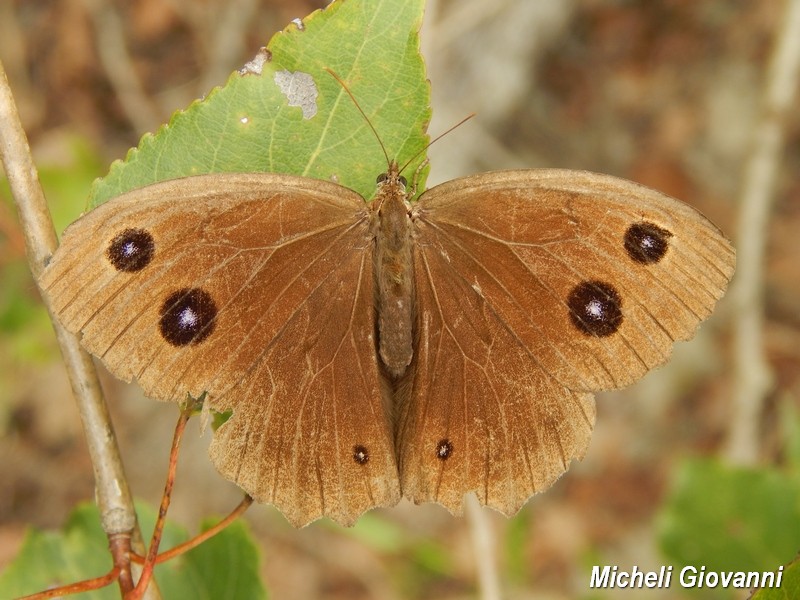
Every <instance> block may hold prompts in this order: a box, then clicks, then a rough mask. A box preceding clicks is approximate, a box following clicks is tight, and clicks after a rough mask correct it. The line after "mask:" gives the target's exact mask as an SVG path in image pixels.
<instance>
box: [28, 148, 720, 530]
mask: <svg viewBox="0 0 800 600" xmlns="http://www.w3.org/2000/svg"><path fill="white" fill-rule="evenodd" d="M409 198H410V194H409V193H408V192H407V191H406V185H405V180H404V179H403V178H402V176H401V175H400V173H399V169H398V167H397V165H396V163H394V162H392V163H391V164H390V167H389V170H388V172H387V173H386V174H384V175H382V176H381V177H380V178H379V183H378V191H377V194H376V196H375V198H374V199H373V200H372V201H371V202H366V201H365V199H364V198H362V197H361V196H360V195H359V194H357V193H356V192H354V191H352V190H350V189H347V188H344V187H342V186H339V185H337V184H334V183H331V182H327V181H318V180H313V179H308V178H304V177H296V176H291V175H278V174H269V173H259V174H256V173H247V174H244V173H243V174H212V175H200V176H194V177H187V178H185V179H177V180H173V181H165V182H162V183H156V184H153V185H150V186H147V187H145V188H142V189H138V190H134V191H132V192H128V193H126V194H123V195H121V196H119V197H118V198H115V199H113V200H110V201H109V202H107V203H105V204H103V205H102V206H100V207H98V208H96V209H94V210H92V211H91V212H89V213H88V214H86V215H85V216H83V217H82V218H81V219H79V220H78V221H77V222H75V223H74V224H73V225H71V226H70V227H69V228H68V229H67V231H66V232H65V234H64V237H63V242H62V245H61V247H60V248H59V250H58V251H57V252H56V254H55V255H54V256H53V259H52V262H51V263H50V264H49V266H48V268H47V269H46V271H45V273H44V274H43V276H42V277H41V280H40V285H41V287H42V289H43V291H44V293H45V295H46V296H47V297H48V299H49V302H50V304H51V306H52V308H53V309H54V311H55V313H56V314H57V316H58V318H59V319H60V320H61V321H62V322H63V324H64V325H65V326H66V327H67V328H68V329H70V330H71V331H74V332H81V333H82V335H83V343H84V345H85V346H86V348H87V349H88V350H89V351H90V352H92V353H93V354H96V355H97V356H99V357H100V358H101V359H102V360H103V362H104V363H105V364H106V365H107V367H108V368H109V370H110V371H111V372H112V373H114V374H115V375H116V376H118V377H120V378H122V379H125V380H130V379H132V378H136V379H137V380H138V382H139V384H140V385H141V386H142V388H143V389H144V392H145V393H146V394H147V395H148V396H151V397H153V398H157V399H159V400H172V401H182V400H184V399H185V398H186V395H187V393H189V394H192V395H193V396H199V395H200V394H201V393H202V392H204V391H205V392H208V396H207V398H206V402H207V403H208V404H209V405H210V407H211V408H213V409H214V410H217V411H228V410H230V411H232V412H233V416H232V417H231V418H230V420H228V421H227V422H226V423H225V424H224V425H223V426H222V427H220V428H219V429H218V430H217V431H216V433H215V434H214V440H213V443H212V446H211V451H210V453H211V459H212V461H213V462H214V464H215V465H216V467H217V469H219V471H220V473H222V475H223V476H225V477H226V478H228V479H230V480H232V481H234V482H235V483H236V484H237V485H239V486H240V487H242V488H243V489H244V490H245V491H247V492H248V493H249V494H251V495H252V496H253V497H254V498H256V499H257V500H259V501H262V502H269V503H271V504H274V505H275V506H277V507H278V508H279V509H280V510H281V511H282V512H283V513H284V515H285V516H286V517H287V519H288V520H289V521H290V522H291V523H293V524H294V525H297V526H300V525H304V524H307V523H309V522H311V521H313V520H315V519H318V518H319V517H322V516H328V517H330V518H332V519H334V520H336V521H338V522H339V523H342V524H345V525H349V524H352V523H354V522H355V521H356V519H357V518H358V517H359V515H361V514H362V513H363V512H364V511H367V510H369V509H371V508H374V507H378V506H390V505H393V504H395V503H396V502H398V501H399V499H400V498H401V497H406V498H409V499H411V500H413V501H414V502H429V501H432V502H438V503H440V504H442V505H444V506H445V507H446V508H447V509H448V510H450V511H451V512H452V513H454V514H458V513H460V512H461V509H462V502H463V499H464V495H465V494H466V493H468V492H476V493H477V496H478V499H479V500H480V502H481V503H483V504H485V505H487V506H490V507H492V508H495V509H497V510H499V511H501V512H503V513H505V514H507V515H511V514H513V513H515V512H516V511H517V510H519V508H520V507H521V506H522V505H523V504H524V503H525V502H526V500H527V499H528V498H529V497H530V496H531V495H532V494H534V493H536V492H540V491H542V490H544V489H546V488H547V487H548V486H550V485H551V484H552V483H553V482H554V481H555V480H556V479H557V478H558V477H559V476H560V475H561V474H562V473H563V472H564V471H565V470H566V469H567V468H568V466H569V464H570V462H571V461H572V459H573V458H578V459H580V458H581V457H583V455H584V454H585V452H586V448H587V445H588V443H589V438H590V436H591V432H592V427H593V424H594V418H595V406H594V399H593V396H592V394H593V392H596V391H600V390H608V389H614V388H619V387H622V386H626V385H628V384H630V383H632V382H633V381H635V380H636V379H638V378H640V377H641V376H642V375H644V374H645V373H646V372H647V371H648V370H649V369H651V368H653V367H655V366H656V365H659V364H661V363H663V362H664V361H665V360H666V359H667V357H668V355H669V353H670V351H671V348H672V344H673V342H674V341H675V340H682V339H688V338H689V337H691V336H692V334H693V332H694V331H695V329H696V327H697V325H698V324H699V323H700V321H702V320H703V319H705V318H706V317H707V316H708V315H709V314H710V313H711V311H712V309H713V307H714V304H715V302H716V301H717V300H718V299H719V298H720V297H721V296H722V294H723V292H724V290H725V287H726V286H727V283H728V281H729V279H730V278H731V276H732V274H733V270H734V262H735V258H734V250H733V247H732V246H731V244H730V243H729V242H728V241H727V240H726V239H725V237H724V236H723V235H722V234H721V233H720V231H719V230H718V229H717V228H716V227H715V226H714V225H713V224H712V223H710V222H709V221H708V220H706V219H705V218H704V217H703V216H702V215H700V214H699V213H698V212H696V211H695V210H694V209H692V208H690V207H689V206H687V205H685V204H682V203H681V202H678V201H677V200H674V199H672V198H669V197H667V196H665V195H663V194H661V193H659V192H656V191H653V190H650V189H648V188H645V187H642V186H640V185H637V184H634V183H631V182H628V181H624V180H621V179H617V178H614V177H610V176H605V175H598V174H594V173H588V172H582V171H566V170H549V169H548V170H527V171H500V172H492V173H485V174H482V175H475V176H471V177H465V178H462V179H456V180H454V181H451V182H448V183H445V184H443V185H439V186H437V187H434V188H432V189H430V190H427V191H426V192H425V193H423V194H422V195H421V196H420V198H419V201H418V202H415V203H413V204H411V203H410V201H409Z"/></svg>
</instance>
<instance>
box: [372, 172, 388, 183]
mask: <svg viewBox="0 0 800 600" xmlns="http://www.w3.org/2000/svg"><path fill="white" fill-rule="evenodd" d="M387 179H389V174H388V173H381V174H380V175H378V177H377V178H376V179H375V183H383V182H384V181H386V180H387Z"/></svg>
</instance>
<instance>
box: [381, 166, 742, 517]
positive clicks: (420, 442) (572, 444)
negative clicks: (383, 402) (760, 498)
mask: <svg viewBox="0 0 800 600" xmlns="http://www.w3.org/2000/svg"><path fill="white" fill-rule="evenodd" d="M412 219H413V220H414V227H415V254H414V269H415V277H416V290H417V291H416V306H417V324H418V325H417V333H416V336H417V338H418V346H417V355H416V356H415V359H414V360H415V362H414V363H412V369H411V372H410V373H409V374H408V375H407V377H408V380H407V385H408V387H407V388H406V390H407V396H406V397H404V398H403V402H402V409H401V412H400V421H399V427H400V429H399V433H398V441H397V443H398V461H399V467H400V476H401V485H402V487H403V491H404V494H407V495H410V496H411V497H412V498H414V499H415V500H417V501H424V500H436V501H439V502H441V503H442V504H444V505H445V506H447V507H448V508H449V509H451V510H458V509H459V508H460V504H461V502H460V497H461V496H462V495H463V494H464V493H466V492H468V491H477V492H478V497H479V498H480V499H481V501H482V502H483V503H484V504H487V505H489V506H493V507H495V508H498V509H500V510H502V511H503V512H506V513H508V512H514V511H515V510H517V509H518V508H519V507H520V506H521V504H522V503H523V502H524V501H525V499H526V498H527V497H528V496H529V495H530V494H532V493H533V492H535V491H539V490H541V489H542V485H544V486H545V487H546V486H547V485H549V484H550V483H552V481H553V480H555V478H556V477H557V476H558V475H560V474H561V472H563V471H564V470H565V469H566V468H567V466H568V464H569V461H570V460H571V459H572V458H579V457H581V456H582V455H583V453H584V451H585V448H586V445H587V444H588V440H589V435H590V433H591V427H592V423H593V415H594V408H593V406H594V405H593V401H592V399H591V393H592V392H594V391H599V390H603V389H611V388H615V387H620V386H623V385H627V384H629V383H631V382H632V381H634V380H635V379H637V378H638V377H640V376H641V375H643V374H644V373H645V372H646V371H647V370H648V369H650V368H652V367H654V366H656V365H658V364H661V363H663V362H664V361H665V360H666V358H667V357H668V355H669V353H670V350H671V347H672V343H673V342H674V341H675V340H678V339H687V338H689V337H690V336H691V335H692V333H693V332H694V330H695V329H696V327H697V325H698V323H699V322H700V321H701V320H702V319H704V318H705V317H706V316H708V315H709V314H710V312H711V310H712V308H713V305H714V303H715V302H716V300H717V299H719V298H720V297H721V296H722V294H723V292H724V290H725V287H726V285H727V282H728V280H729V279H730V276H731V274H732V272H733V265H734V253H733V248H732V247H731V245H730V243H729V242H728V241H727V240H726V239H725V238H724V237H723V236H722V235H721V234H720V233H719V231H718V230H717V229H716V227H714V226H713V225H712V224H711V223H710V222H708V221H707V220H706V219H705V218H703V217H702V216H701V215H699V213H697V212H696V211H694V210H693V209H691V208H690V207H688V206H686V205H684V204H682V203H680V202H677V201H675V200H673V199H671V198H668V197H667V196H664V195H663V194H660V193H658V192H654V191H652V190H649V189H647V188H644V187H642V186H638V185H636V184H632V183H630V182H626V181H623V180H619V179H616V178H613V177H608V176H601V175H596V174H592V173H585V172H575V171H559V170H541V171H511V172H500V173H487V174H483V175H477V176H474V177H467V178H464V179H459V180H455V181H452V182H449V183H447V184H444V185H441V186H438V187H436V188H433V189H432V190H429V191H428V192H426V193H425V194H424V195H423V196H422V197H421V199H420V201H419V203H418V205H417V206H416V207H415V209H414V211H413V215H412ZM448 378H449V379H451V381H448ZM401 389H402V388H401ZM442 439H448V440H449V441H450V446H452V447H451V448H450V450H449V451H448V452H447V454H448V456H447V457H446V460H441V458H437V456H436V453H435V452H433V451H431V450H430V448H431V447H432V446H436V444H438V443H439V440H442ZM454 440H458V443H456V441H454ZM459 453H460V454H459ZM531 457H534V458H531ZM478 463H480V464H482V465H485V466H483V467H478V466H475V465H477V464H478ZM493 490H494V491H493ZM504 490H505V491H504Z"/></svg>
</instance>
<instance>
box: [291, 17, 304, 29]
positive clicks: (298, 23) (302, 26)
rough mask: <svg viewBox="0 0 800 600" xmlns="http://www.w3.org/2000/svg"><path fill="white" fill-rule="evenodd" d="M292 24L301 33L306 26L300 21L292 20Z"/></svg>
mask: <svg viewBox="0 0 800 600" xmlns="http://www.w3.org/2000/svg"><path fill="white" fill-rule="evenodd" d="M292 23H294V24H295V25H296V26H297V30H298V31H303V30H304V29H305V28H306V24H305V23H303V20H302V19H292Z"/></svg>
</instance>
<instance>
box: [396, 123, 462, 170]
mask: <svg viewBox="0 0 800 600" xmlns="http://www.w3.org/2000/svg"><path fill="white" fill-rule="evenodd" d="M474 116H475V113H472V114H470V115H467V116H466V117H464V118H463V119H461V120H460V121H459V122H458V123H456V124H455V125H453V126H452V127H450V128H449V129H448V130H447V131H445V132H443V133H440V134H439V135H437V136H436V137H435V138H433V139H432V140H431V141H430V142H428V143H427V144H425V146H424V147H423V148H422V150H420V151H419V152H417V153H416V154H415V155H414V156H412V157H411V158H410V159H408V161H407V162H406V163H405V164H404V165H403V166H402V168H401V169H400V171H399V172H400V173H402V172H403V171H404V170H405V168H406V167H407V166H408V165H410V164H411V163H412V162H414V161H415V160H416V159H417V157H418V156H419V155H420V154H422V153H423V152H425V151H427V150H428V148H430V147H431V146H433V144H434V143H436V142H438V141H439V140H440V139H442V138H443V137H444V136H446V135H447V134H448V133H450V132H451V131H453V130H454V129H455V128H456V127H461V126H462V125H463V124H464V123H466V122H467V121H469V120H470V119H471V118H472V117H474Z"/></svg>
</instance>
